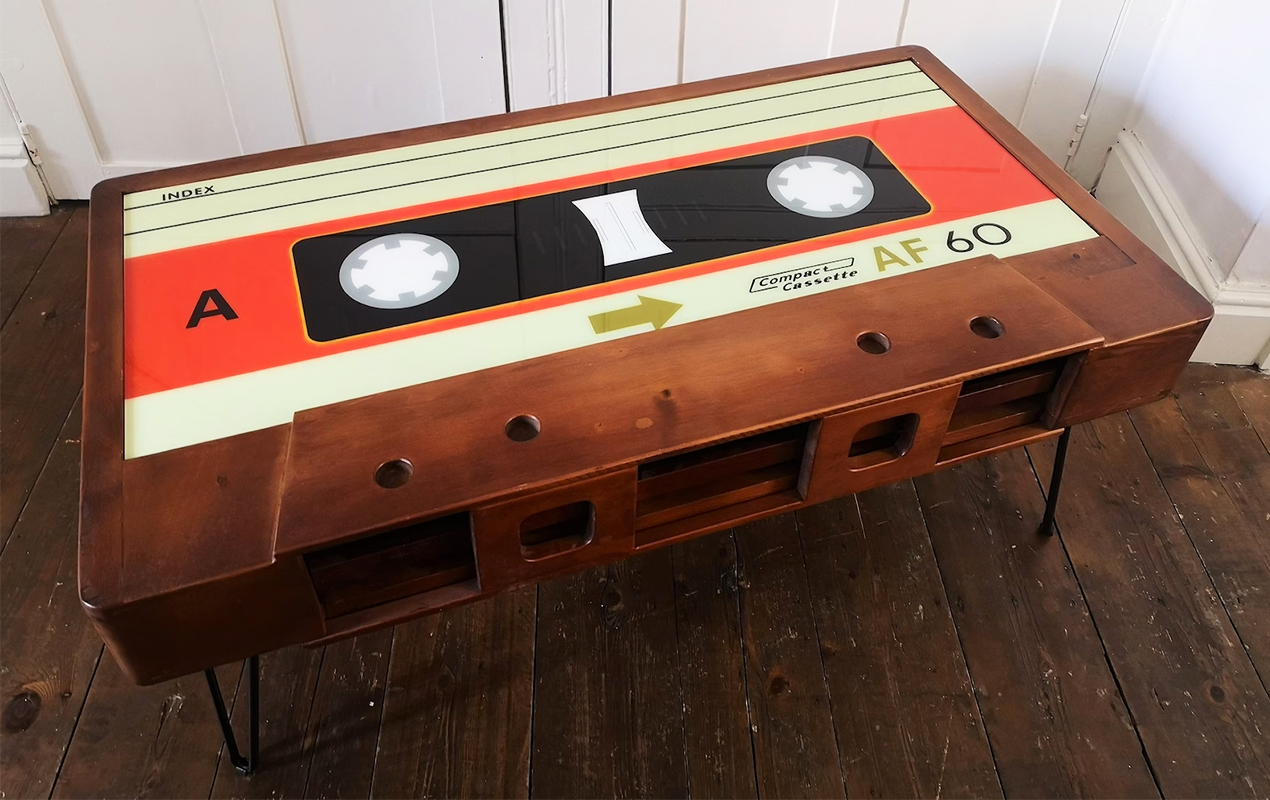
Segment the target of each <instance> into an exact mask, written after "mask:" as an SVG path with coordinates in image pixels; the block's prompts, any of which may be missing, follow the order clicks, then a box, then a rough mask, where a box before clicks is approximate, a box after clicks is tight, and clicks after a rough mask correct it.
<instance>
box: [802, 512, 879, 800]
mask: <svg viewBox="0 0 1270 800" xmlns="http://www.w3.org/2000/svg"><path fill="white" fill-rule="evenodd" d="M851 499H852V500H853V501H855V503H856V515H857V516H858V517H860V525H861V527H863V525H864V519H863V517H861V516H860V504H859V501H858V500H856V496H855V495H851ZM794 533H795V534H797V536H798V556H799V560H800V561H802V564H803V583H804V584H805V585H806V586H807V600H808V602H809V604H810V608H809V609H808V610H809V611H811V629H812V631H813V632H815V634H816V656H817V657H818V658H819V659H820V679H821V680H822V681H824V682H825V702H826V703H828V704H829V721H830V722H831V723H833V749H834V752H835V753H837V754H838V777H839V778H840V779H841V780H842V794H843V796H844V797H845V796H846V795H847V793H848V792H847V770H846V768H845V767H844V766H843V764H842V746H841V745H840V744H839V743H838V718H837V717H836V716H835V715H834V713H833V689H831V688H830V687H829V671H828V670H827V669H826V668H825V646H824V643H823V642H821V641H820V623H819V622H817V621H816V602H815V600H814V599H813V598H812V596H811V576H810V575H808V573H807V550H806V548H804V547H803V525H802V519H801V518H800V517H799V516H798V514H797V513H796V512H795V513H794Z"/></svg>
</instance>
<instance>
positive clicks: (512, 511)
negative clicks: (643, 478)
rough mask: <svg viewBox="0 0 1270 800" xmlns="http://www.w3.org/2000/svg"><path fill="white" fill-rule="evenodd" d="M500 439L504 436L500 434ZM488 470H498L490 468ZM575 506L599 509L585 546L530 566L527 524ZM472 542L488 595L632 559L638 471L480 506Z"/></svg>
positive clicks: (584, 534)
mask: <svg viewBox="0 0 1270 800" xmlns="http://www.w3.org/2000/svg"><path fill="white" fill-rule="evenodd" d="M499 435H500V437H501V436H502V434H501V432H500V433H499ZM513 444H523V443H513ZM483 469H492V470H496V469H498V467H495V466H493V465H492V464H486V465H485V466H484V467H483ZM515 480H519V477H517V478H516V479H515ZM576 503H590V504H591V506H592V507H593V509H594V510H593V511H592V512H591V514H592V515H593V516H592V518H591V520H590V523H589V524H588V525H585V526H584V528H583V529H582V531H580V533H581V536H580V537H579V541H578V544H579V545H580V546H578V547H576V548H571V549H565V550H563V551H562V552H558V553H555V554H554V555H551V556H550V557H547V558H536V557H535V558H533V560H530V555H531V554H530V553H527V552H525V547H524V545H523V544H522V540H521V527H522V525H523V524H524V522H525V520H527V519H529V518H531V517H533V516H535V515H539V514H543V513H550V512H552V511H553V510H555V509H560V508H562V507H564V506H573V505H574V504H576ZM472 541H473V543H474V545H475V546H476V563H477V569H478V571H479V573H480V583H481V589H482V590H485V591H486V592H488V591H491V590H494V591H497V590H500V589H504V588H508V587H514V586H519V585H523V584H525V583H531V582H533V581H535V580H538V579H541V578H546V577H551V576H553V575H560V574H562V573H564V572H569V571H573V570H576V569H579V568H581V567H583V566H586V565H588V564H593V563H595V562H596V561H611V560H613V559H615V558H619V557H621V556H622V555H625V554H626V553H629V552H630V551H631V549H632V548H633V547H634V544H635V470H633V469H626V470H622V471H619V472H613V473H609V474H607V475H600V476H598V477H594V478H588V479H585V480H580V481H574V482H573V483H569V484H565V485H564V486H558V487H556V488H554V489H548V490H546V491H543V492H536V493H534V494H528V495H522V496H520V497H517V498H515V499H512V500H506V501H504V502H501V503H493V504H490V505H486V506H480V507H478V508H476V509H475V510H473V512H472ZM564 544H566V545H569V544H572V543H571V542H566V543H564ZM540 549H541V548H540Z"/></svg>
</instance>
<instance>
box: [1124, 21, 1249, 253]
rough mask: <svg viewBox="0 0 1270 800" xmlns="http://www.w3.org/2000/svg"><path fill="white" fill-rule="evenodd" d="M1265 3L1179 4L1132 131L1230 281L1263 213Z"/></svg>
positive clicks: (1156, 60)
mask: <svg viewBox="0 0 1270 800" xmlns="http://www.w3.org/2000/svg"><path fill="white" fill-rule="evenodd" d="M1267 32H1270V4H1267V3H1266V2H1265V0H1186V2H1184V3H1182V5H1181V8H1179V9H1178V10H1177V17H1176V19H1175V20H1174V21H1173V22H1171V23H1170V25H1169V29H1168V32H1167V34H1166V35H1165V38H1164V40H1163V41H1162V42H1161V44H1160V47H1159V50H1158V52H1157V53H1156V57H1155V62H1154V65H1153V66H1152V68H1151V75H1150V78H1149V81H1148V83H1147V85H1146V88H1145V90H1144V92H1143V95H1142V99H1141V105H1140V109H1141V110H1140V113H1139V115H1138V118H1137V119H1136V120H1135V121H1133V122H1131V124H1130V128H1131V129H1132V130H1133V131H1134V132H1135V133H1137V135H1138V136H1139V137H1140V138H1141V139H1142V142H1143V144H1145V145H1146V148H1147V150H1148V151H1150V153H1151V155H1152V156H1154V158H1155V160H1156V162H1157V163H1158V164H1159V166H1160V169H1161V170H1162V171H1163V173H1164V175H1165V176H1166V177H1167V179H1168V181H1169V182H1170V183H1171V184H1172V186H1173V187H1174V189H1176V190H1177V193H1178V195H1179V198H1180V200H1181V203H1182V205H1184V206H1185V208H1186V210H1187V212H1189V214H1190V217H1191V219H1192V220H1193V221H1194V223H1195V226H1196V228H1197V229H1198V233H1199V237H1200V238H1201V239H1202V240H1203V241H1204V243H1205V244H1206V245H1207V246H1208V249H1209V251H1210V252H1211V253H1212V255H1213V257H1214V258H1215V259H1216V260H1217V263H1218V264H1220V265H1221V269H1222V273H1223V275H1229V274H1230V271H1231V270H1232V269H1233V268H1234V265H1235V262H1236V260H1237V259H1238V257H1239V254H1240V252H1241V251H1242V250H1243V248H1244V245H1245V243H1246V242H1247V241H1248V239H1249V237H1250V236H1251V234H1252V231H1253V228H1254V226H1255V225H1256V223H1257V220H1258V219H1259V217H1260V215H1261V213H1262V211H1263V210H1264V209H1265V208H1266V206H1267V205H1270V147H1267V142H1270V101H1267V90H1266V79H1265V76H1266V66H1265V55H1264V52H1263V51H1264V49H1265V38H1266V34H1267Z"/></svg>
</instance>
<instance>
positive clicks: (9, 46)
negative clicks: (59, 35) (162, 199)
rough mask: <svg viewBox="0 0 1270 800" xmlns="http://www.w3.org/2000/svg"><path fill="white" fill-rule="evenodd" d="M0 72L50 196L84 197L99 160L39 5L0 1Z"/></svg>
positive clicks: (98, 174)
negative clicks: (37, 152)
mask: <svg viewBox="0 0 1270 800" xmlns="http://www.w3.org/2000/svg"><path fill="white" fill-rule="evenodd" d="M0 71H2V72H3V75H4V81H5V87H6V88H7V89H8V91H9V96H10V97H11V98H12V99H13V104H14V107H15V108H16V109H17V110H18V113H19V115H20V116H21V118H22V121H23V122H25V123H26V124H27V126H28V127H29V128H30V131H31V135H32V136H33V137H34V138H35V139H36V142H37V146H38V147H39V150H40V155H41V157H42V158H43V159H44V166H43V169H44V176H45V178H46V179H47V180H48V183H49V186H50V188H51V190H52V191H53V193H54V195H55V196H56V197H61V198H71V197H88V193H89V192H91V191H92V188H93V184H95V183H97V181H99V180H101V179H102V177H103V176H102V166H101V158H100V156H98V154H97V148H96V145H95V144H94V142H93V137H92V132H91V131H90V130H89V129H88V121H87V120H86V119H85V118H84V112H83V109H82V108H81V106H80V99H79V95H78V93H77V92H76V89H75V86H74V84H72V83H71V77H70V73H68V72H67V70H66V65H65V63H64V62H63V61H62V55H61V51H60V50H59V49H58V45H57V41H56V39H55V38H54V36H53V28H52V27H51V25H50V24H49V20H48V16H47V15H46V14H45V12H44V7H43V5H41V3H40V0H4V1H3V2H0Z"/></svg>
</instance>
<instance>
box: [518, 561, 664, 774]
mask: <svg viewBox="0 0 1270 800" xmlns="http://www.w3.org/2000/svg"><path fill="white" fill-rule="evenodd" d="M678 673H679V655H678V648H677V641H676V631H675V589H674V574H673V568H672V565H671V554H670V551H669V550H659V551H657V552H654V553H648V554H645V555H640V556H635V557H634V558H630V559H627V560H626V561H623V562H620V563H618V564H614V565H612V566H609V567H603V568H597V569H592V570H588V571H586V572H581V573H576V574H574V575H571V576H569V577H567V578H560V579H557V580H554V581H550V582H548V583H544V584H542V585H540V586H539V589H538V638H537V653H536V655H535V668H534V703H535V707H534V720H533V725H534V731H533V772H532V783H531V785H530V794H532V795H533V796H535V797H686V796H687V795H688V778H687V769H686V765H685V757H684V721H683V700H682V695H681V687H680V685H679V674H678Z"/></svg>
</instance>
